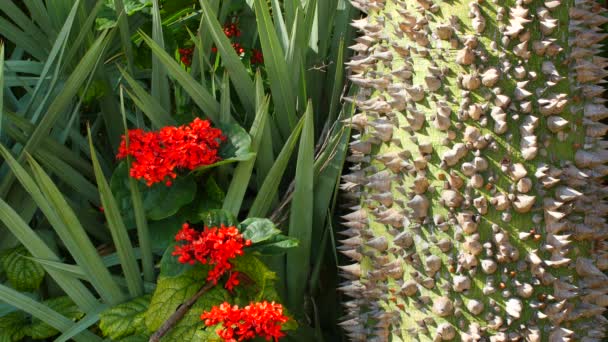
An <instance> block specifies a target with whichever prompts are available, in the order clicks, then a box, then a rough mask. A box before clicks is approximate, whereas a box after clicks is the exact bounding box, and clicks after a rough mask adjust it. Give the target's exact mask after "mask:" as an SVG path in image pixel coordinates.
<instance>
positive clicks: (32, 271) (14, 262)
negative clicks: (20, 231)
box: [1, 245, 45, 292]
mask: <svg viewBox="0 0 608 342" xmlns="http://www.w3.org/2000/svg"><path fill="white" fill-rule="evenodd" d="M29 256H31V254H30V253H29V252H28V251H27V249H25V247H23V246H22V245H20V246H17V247H15V248H13V249H11V250H10V251H8V253H6V254H4V256H3V257H2V260H1V261H2V267H3V268H4V271H5V272H6V277H7V278H8V281H9V282H10V284H11V285H12V286H13V287H14V288H15V289H16V290H19V291H24V292H33V291H35V290H37V289H38V288H39V287H40V284H41V283H42V280H44V274H45V272H44V268H42V266H40V264H39V263H37V262H35V261H33V260H31V259H29V258H28V257H29Z"/></svg>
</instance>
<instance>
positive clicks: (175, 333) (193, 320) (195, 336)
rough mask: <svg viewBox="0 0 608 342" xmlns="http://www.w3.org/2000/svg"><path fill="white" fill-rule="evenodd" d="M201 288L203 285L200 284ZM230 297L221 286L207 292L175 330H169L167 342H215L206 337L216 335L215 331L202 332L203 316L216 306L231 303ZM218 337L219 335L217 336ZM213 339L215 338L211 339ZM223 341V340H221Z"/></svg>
mask: <svg viewBox="0 0 608 342" xmlns="http://www.w3.org/2000/svg"><path fill="white" fill-rule="evenodd" d="M198 286H199V287H200V286H201V284H200V283H199V284H198ZM230 300H231V299H230V295H229V294H228V291H226V290H224V289H223V288H222V287H221V285H218V286H216V287H214V288H212V289H211V290H209V291H207V292H206V293H205V294H204V295H203V296H202V297H201V298H200V299H199V300H197V301H196V303H195V304H194V305H193V306H192V308H191V309H190V310H189V311H188V313H186V315H185V316H184V318H182V319H181V320H180V321H179V322H178V323H177V325H175V327H173V329H171V330H169V332H168V333H167V335H165V337H163V340H165V341H213V339H211V340H208V339H206V338H205V337H206V336H209V335H210V334H208V332H212V333H213V334H214V335H215V329H212V328H208V329H206V330H202V329H201V328H204V327H205V324H204V323H203V321H201V314H202V313H203V312H204V311H209V310H211V308H212V307H213V306H215V305H219V304H222V303H223V302H225V301H230ZM216 336H217V335H216ZM211 338H213V336H212V337H211ZM219 341H221V340H219Z"/></svg>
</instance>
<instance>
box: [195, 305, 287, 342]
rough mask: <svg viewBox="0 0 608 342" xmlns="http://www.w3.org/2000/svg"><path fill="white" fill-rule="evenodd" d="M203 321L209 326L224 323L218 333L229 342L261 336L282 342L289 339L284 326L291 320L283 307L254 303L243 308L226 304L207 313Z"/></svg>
mask: <svg viewBox="0 0 608 342" xmlns="http://www.w3.org/2000/svg"><path fill="white" fill-rule="evenodd" d="M201 319H202V320H203V321H205V325H207V326H208V327H209V326H213V325H217V324H220V323H221V324H222V328H221V329H219V330H218V331H217V334H218V336H219V337H221V338H222V339H224V341H226V342H237V341H245V340H250V339H253V338H255V337H257V336H260V337H263V338H266V340H268V341H270V340H271V339H273V338H274V340H275V341H278V340H279V337H283V336H285V334H284V333H282V332H281V327H282V325H283V324H284V323H285V322H287V321H288V318H287V316H285V315H283V306H282V305H281V304H275V303H274V302H272V303H268V302H266V301H264V302H261V303H250V304H249V305H247V306H246V307H244V308H242V309H239V307H238V306H236V305H235V306H231V305H230V304H228V303H226V302H224V303H223V304H221V305H220V306H214V307H213V308H211V311H208V312H204V313H203V314H202V315H201Z"/></svg>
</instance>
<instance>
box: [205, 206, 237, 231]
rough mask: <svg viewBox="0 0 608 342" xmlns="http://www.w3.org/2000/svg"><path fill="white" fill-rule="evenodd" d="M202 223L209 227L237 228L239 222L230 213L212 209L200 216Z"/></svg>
mask: <svg viewBox="0 0 608 342" xmlns="http://www.w3.org/2000/svg"><path fill="white" fill-rule="evenodd" d="M199 217H200V218H201V221H203V224H204V225H205V226H207V227H219V226H220V225H222V224H223V225H225V226H236V225H238V224H239V221H238V220H237V219H236V217H235V216H234V215H232V214H231V213H230V212H229V211H226V210H221V209H212V210H208V211H205V212H203V213H200V214H199Z"/></svg>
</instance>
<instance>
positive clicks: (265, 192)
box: [247, 117, 304, 217]
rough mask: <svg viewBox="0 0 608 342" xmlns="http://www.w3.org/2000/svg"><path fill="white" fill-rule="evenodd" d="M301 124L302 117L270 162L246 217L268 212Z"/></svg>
mask: <svg viewBox="0 0 608 342" xmlns="http://www.w3.org/2000/svg"><path fill="white" fill-rule="evenodd" d="M303 125H304V117H302V119H300V122H299V123H298V124H297V125H296V127H295V128H294V130H293V131H292V132H291V135H290V136H289V139H287V142H286V143H285V146H283V149H282V150H281V153H279V156H278V157H277V159H276V161H275V162H274V164H272V168H270V172H268V174H267V175H266V178H265V179H264V183H263V184H262V186H261V187H260V189H259V190H258V194H257V196H256V197H255V200H253V204H252V205H251V208H250V209H249V214H248V215H247V217H265V216H266V215H267V214H268V211H269V210H270V208H271V206H272V201H271V199H272V198H274V197H275V196H276V194H277V191H278V189H279V184H280V183H281V179H282V178H283V173H285V169H286V168H287V164H289V159H290V158H291V154H292V153H293V150H294V149H295V147H296V145H297V143H298V138H299V137H300V132H301V131H302V126H303Z"/></svg>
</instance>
